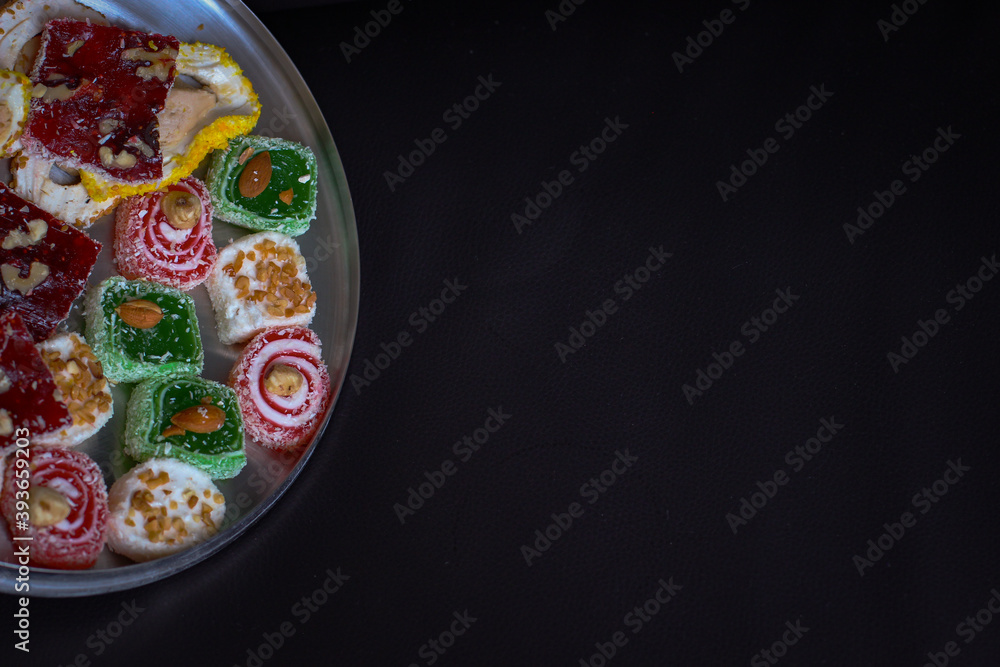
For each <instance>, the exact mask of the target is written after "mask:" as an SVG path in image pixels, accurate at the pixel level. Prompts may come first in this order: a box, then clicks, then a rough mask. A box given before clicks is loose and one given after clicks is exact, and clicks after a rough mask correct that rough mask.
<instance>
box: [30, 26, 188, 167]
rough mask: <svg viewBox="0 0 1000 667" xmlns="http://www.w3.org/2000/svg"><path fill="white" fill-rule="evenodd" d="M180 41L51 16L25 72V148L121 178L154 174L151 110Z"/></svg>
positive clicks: (161, 99) (156, 148)
mask: <svg viewBox="0 0 1000 667" xmlns="http://www.w3.org/2000/svg"><path fill="white" fill-rule="evenodd" d="M179 46H180V44H179V42H178V41H177V39H176V38H174V37H166V36H164V35H156V34H149V33H145V32H138V31H134V30H122V29H121V28H116V27H113V26H103V25H96V24H92V23H87V22H84V21H74V20H71V19H56V20H54V21H49V22H48V23H47V24H46V27H45V32H44V33H43V34H42V48H41V51H40V52H39V54H38V59H37V60H36V62H35V69H34V71H33V72H32V77H31V80H32V83H34V84H35V91H34V95H35V97H34V98H33V99H32V101H31V113H30V115H29V116H28V123H27V127H26V129H25V133H24V136H23V137H22V139H21V141H22V143H23V144H24V146H25V148H26V149H27V150H29V151H31V152H35V153H37V154H41V155H44V156H46V157H50V158H52V159H54V160H56V161H59V162H61V163H63V164H67V165H69V166H72V167H78V168H79V167H82V168H86V169H88V170H91V171H98V172H103V173H106V174H107V175H108V176H110V177H111V178H115V179H118V180H121V181H128V182H136V181H152V180H156V179H159V178H160V177H161V176H162V175H163V155H162V153H161V152H160V140H159V125H158V123H157V120H156V114H157V113H158V112H159V111H161V110H162V109H163V106H164V103H165V102H166V99H167V92H168V91H169V90H170V86H171V85H172V84H173V81H174V77H175V76H176V71H177V70H176V68H175V66H174V61H175V59H176V58H177V50H178V48H179Z"/></svg>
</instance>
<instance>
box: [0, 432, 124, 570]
mask: <svg viewBox="0 0 1000 667" xmlns="http://www.w3.org/2000/svg"><path fill="white" fill-rule="evenodd" d="M21 451H25V452H27V454H28V456H27V457H24V456H22V455H21V454H20V452H21ZM20 461H24V463H21V462H20ZM25 470H30V474H29V475H28V476H27V478H25V477H23V475H24V472H23V471H25ZM22 487H27V490H28V491H29V493H28V496H27V498H28V500H27V507H26V506H25V502H24V497H25V496H24V494H23V491H24V490H25V489H24V488H22ZM18 493H21V494H22V495H21V496H20V497H19V496H18ZM18 501H21V505H20V506H18ZM0 511H2V512H3V516H4V518H5V519H7V525H8V526H9V527H10V532H11V534H12V535H13V536H14V537H15V538H16V537H31V538H32V539H31V540H30V541H24V542H20V543H21V544H29V545H30V555H31V565H33V566H36V567H51V568H56V569H60V570H84V569H87V568H89V567H92V566H93V565H94V563H95V562H97V557H98V556H99V555H100V553H101V550H102V549H104V542H105V539H106V536H107V523H108V490H107V487H106V486H105V484H104V475H103V474H101V469H100V468H99V467H98V466H97V463H95V462H94V460H93V459H91V458H90V457H89V456H87V455H86V454H84V453H83V452H80V451H76V450H72V449H64V448H61V447H37V446H32V447H30V448H26V449H25V450H18V451H16V452H13V453H10V454H9V455H8V456H7V466H6V469H5V470H4V483H3V493H2V494H0ZM26 514H27V516H28V518H29V520H28V521H27V523H26V524H25V523H22V522H23V521H24V519H25V515H26Z"/></svg>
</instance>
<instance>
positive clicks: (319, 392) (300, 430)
mask: <svg viewBox="0 0 1000 667" xmlns="http://www.w3.org/2000/svg"><path fill="white" fill-rule="evenodd" d="M320 346H321V343H320V340H319V336H317V335H316V334H315V333H313V332H312V331H311V330H309V329H306V328H305V327H280V328H277V329H268V330H267V331H264V332H263V333H260V334H258V335H257V336H256V337H255V338H254V339H253V340H251V341H250V342H249V343H248V344H247V346H246V348H244V350H243V353H242V354H241V355H240V358H239V359H238V360H237V362H236V365H235V366H234V367H233V370H232V372H231V373H230V374H229V385H230V386H231V387H232V388H233V389H234V390H236V395H237V396H238V397H239V403H240V410H241V411H242V412H243V425H244V428H245V429H246V432H247V433H248V434H250V436H251V437H253V438H254V440H256V441H257V442H259V443H260V444H262V445H264V446H265V447H268V448H270V449H278V450H285V449H291V448H293V447H296V446H298V445H301V444H304V443H307V442H309V440H310V438H312V436H313V435H314V434H315V433H316V430H317V429H318V428H319V427H320V425H321V424H322V420H323V417H324V416H325V415H326V410H327V408H328V407H329V405H330V398H331V395H330V394H331V392H330V374H329V373H328V372H327V369H326V366H325V365H324V364H323V359H322V356H321V354H322V349H321V347H320Z"/></svg>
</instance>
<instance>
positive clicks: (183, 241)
mask: <svg viewBox="0 0 1000 667" xmlns="http://www.w3.org/2000/svg"><path fill="white" fill-rule="evenodd" d="M116 221H117V224H116V227H115V260H116V262H117V264H118V272H119V273H120V274H122V275H123V276H125V277H126V278H128V279H129V280H137V279H139V278H145V279H147V280H152V281H155V282H158V283H160V284H163V285H169V286H170V287H174V288H176V289H179V290H184V291H187V290H190V289H193V288H194V287H195V286H197V285H200V284H201V283H202V282H204V281H205V278H207V277H208V274H209V273H210V272H211V271H212V267H213V266H215V260H216V257H217V256H218V252H217V251H216V249H215V244H214V243H213V242H212V198H211V196H210V195H209V194H208V190H207V189H206V188H205V185H204V184H203V183H202V182H201V181H199V180H198V179H196V178H185V179H184V180H182V181H180V182H179V183H177V184H175V185H171V186H170V187H169V188H167V191H166V192H154V193H152V194H148V195H143V196H140V197H131V198H129V199H127V200H126V201H124V202H123V203H122V204H121V205H120V206H119V207H118V213H117V216H116Z"/></svg>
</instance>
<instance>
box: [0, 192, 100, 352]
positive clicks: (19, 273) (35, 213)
mask: <svg viewBox="0 0 1000 667" xmlns="http://www.w3.org/2000/svg"><path fill="white" fill-rule="evenodd" d="M100 252H101V244H100V243H98V242H97V241H94V240H92V239H91V238H90V237H88V236H87V235H86V234H84V233H83V232H80V231H78V230H76V229H74V228H73V227H71V226H69V225H68V224H66V223H65V222H62V221H61V220H57V219H56V218H54V217H52V216H51V215H50V214H48V213H46V212H45V211H43V210H42V209H40V208H38V207H37V206H35V205H34V204H30V203H28V202H26V201H25V200H23V199H21V198H20V197H18V196H17V195H16V194H14V192H13V191H12V190H10V188H8V187H7V186H6V185H4V184H3V183H2V182H0V274H2V280H0V312H7V311H14V312H16V313H18V314H20V315H21V317H22V318H23V319H24V323H25V325H27V327H28V330H29V331H31V335H32V337H33V338H34V340H35V341H36V342H37V341H40V340H44V339H46V338H48V337H49V336H50V335H52V332H53V331H55V328H56V325H58V324H59V323H60V322H62V321H63V320H64V319H66V316H67V315H69V309H70V307H72V305H73V301H74V300H76V298H77V297H78V296H80V294H81V293H82V292H83V290H84V288H85V287H86V285H87V278H89V277H90V272H91V271H92V270H93V268H94V264H95V263H96V262H97V255H98V254H99V253H100Z"/></svg>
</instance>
